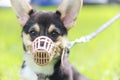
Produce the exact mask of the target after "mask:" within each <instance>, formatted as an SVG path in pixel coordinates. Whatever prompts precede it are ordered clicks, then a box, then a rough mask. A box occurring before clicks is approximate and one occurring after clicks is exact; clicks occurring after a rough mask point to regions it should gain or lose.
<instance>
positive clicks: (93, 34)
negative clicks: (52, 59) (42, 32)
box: [68, 13, 120, 49]
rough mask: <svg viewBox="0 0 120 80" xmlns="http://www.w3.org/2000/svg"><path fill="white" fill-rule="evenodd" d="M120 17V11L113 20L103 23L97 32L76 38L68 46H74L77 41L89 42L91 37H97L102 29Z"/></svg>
mask: <svg viewBox="0 0 120 80" xmlns="http://www.w3.org/2000/svg"><path fill="white" fill-rule="evenodd" d="M119 18H120V13H119V14H118V15H116V16H115V17H113V18H112V19H111V20H109V21H108V22H106V23H105V24H103V25H102V26H101V27H100V28H99V29H97V30H96V31H95V32H93V33H91V34H89V35H87V36H82V37H80V38H79V39H75V40H74V41H71V42H69V43H68V48H69V49H70V48H72V47H73V46H74V45H75V44H76V43H86V42H89V41H90V40H91V39H93V38H94V37H96V36H97V35H98V34H99V33H101V32H102V31H104V30H105V29H106V28H108V27H109V26H110V25H111V24H112V23H113V22H115V21H116V20H118V19H119Z"/></svg>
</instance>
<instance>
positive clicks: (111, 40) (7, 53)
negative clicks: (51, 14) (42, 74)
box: [0, 4, 120, 80]
mask: <svg viewBox="0 0 120 80" xmlns="http://www.w3.org/2000/svg"><path fill="white" fill-rule="evenodd" d="M38 9H42V10H52V11H55V10H56V7H42V8H38ZM118 13H120V5H116V4H111V5H84V6H83V8H82V11H81V13H80V15H79V17H78V19H77V21H76V24H75V25H74V28H72V29H71V30H70V31H69V35H68V37H69V40H70V41H72V40H74V39H76V38H79V37H81V36H84V35H88V34H90V33H91V32H93V31H95V30H97V29H98V28H99V27H100V26H101V25H103V24H104V23H105V22H107V21H108V20H110V19H111V18H112V17H114V16H115V15H117V14H118ZM21 30H22V28H21V27H20V26H19V24H18V22H17V19H16V16H15V14H14V12H13V11H12V9H11V8H0V80H19V73H20V67H21V63H22V57H23V49H22V39H21ZM70 52H71V53H70V56H69V60H70V62H71V63H72V64H73V65H74V66H75V67H76V68H77V69H78V70H79V72H80V73H81V74H83V75H85V76H86V77H88V78H89V79H90V80H120V19H119V20H117V21H116V22H114V23H113V24H112V25H111V26H110V27H109V28H107V29H106V30H105V31H103V32H102V33H101V34H99V35H98V36H97V37H95V38H94V39H92V40H91V41H90V42H89V43H80V44H77V45H75V46H74V47H73V48H72V49H71V50H70Z"/></svg>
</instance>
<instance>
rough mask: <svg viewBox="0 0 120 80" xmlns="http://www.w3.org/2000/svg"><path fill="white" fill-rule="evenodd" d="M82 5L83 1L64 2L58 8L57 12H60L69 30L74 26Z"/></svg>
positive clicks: (71, 0) (67, 0)
mask: <svg viewBox="0 0 120 80" xmlns="http://www.w3.org/2000/svg"><path fill="white" fill-rule="evenodd" d="M82 4H83V0H63V2H62V3H61V4H60V6H59V7H58V10H57V11H58V12H60V14H61V19H62V21H63V23H64V25H65V27H66V28H67V30H69V29H70V28H71V27H72V26H73V24H74V22H75V20H76V18H77V16H78V13H79V11H80V9H81V7H82Z"/></svg>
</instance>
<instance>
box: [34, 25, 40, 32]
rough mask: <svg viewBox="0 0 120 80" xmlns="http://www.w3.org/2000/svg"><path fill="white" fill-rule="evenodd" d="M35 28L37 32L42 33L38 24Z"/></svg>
mask: <svg viewBox="0 0 120 80" xmlns="http://www.w3.org/2000/svg"><path fill="white" fill-rule="evenodd" d="M33 27H34V29H35V31H37V32H39V31H40V27H39V25H38V24H37V23H36V24H35V25H34V26H33Z"/></svg>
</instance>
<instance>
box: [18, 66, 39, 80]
mask: <svg viewBox="0 0 120 80" xmlns="http://www.w3.org/2000/svg"><path fill="white" fill-rule="evenodd" d="M20 75H21V76H20V77H21V80H37V75H36V74H35V73H34V72H33V71H32V70H31V69H30V68H29V67H28V66H25V67H24V68H22V70H21V74H20Z"/></svg>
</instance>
